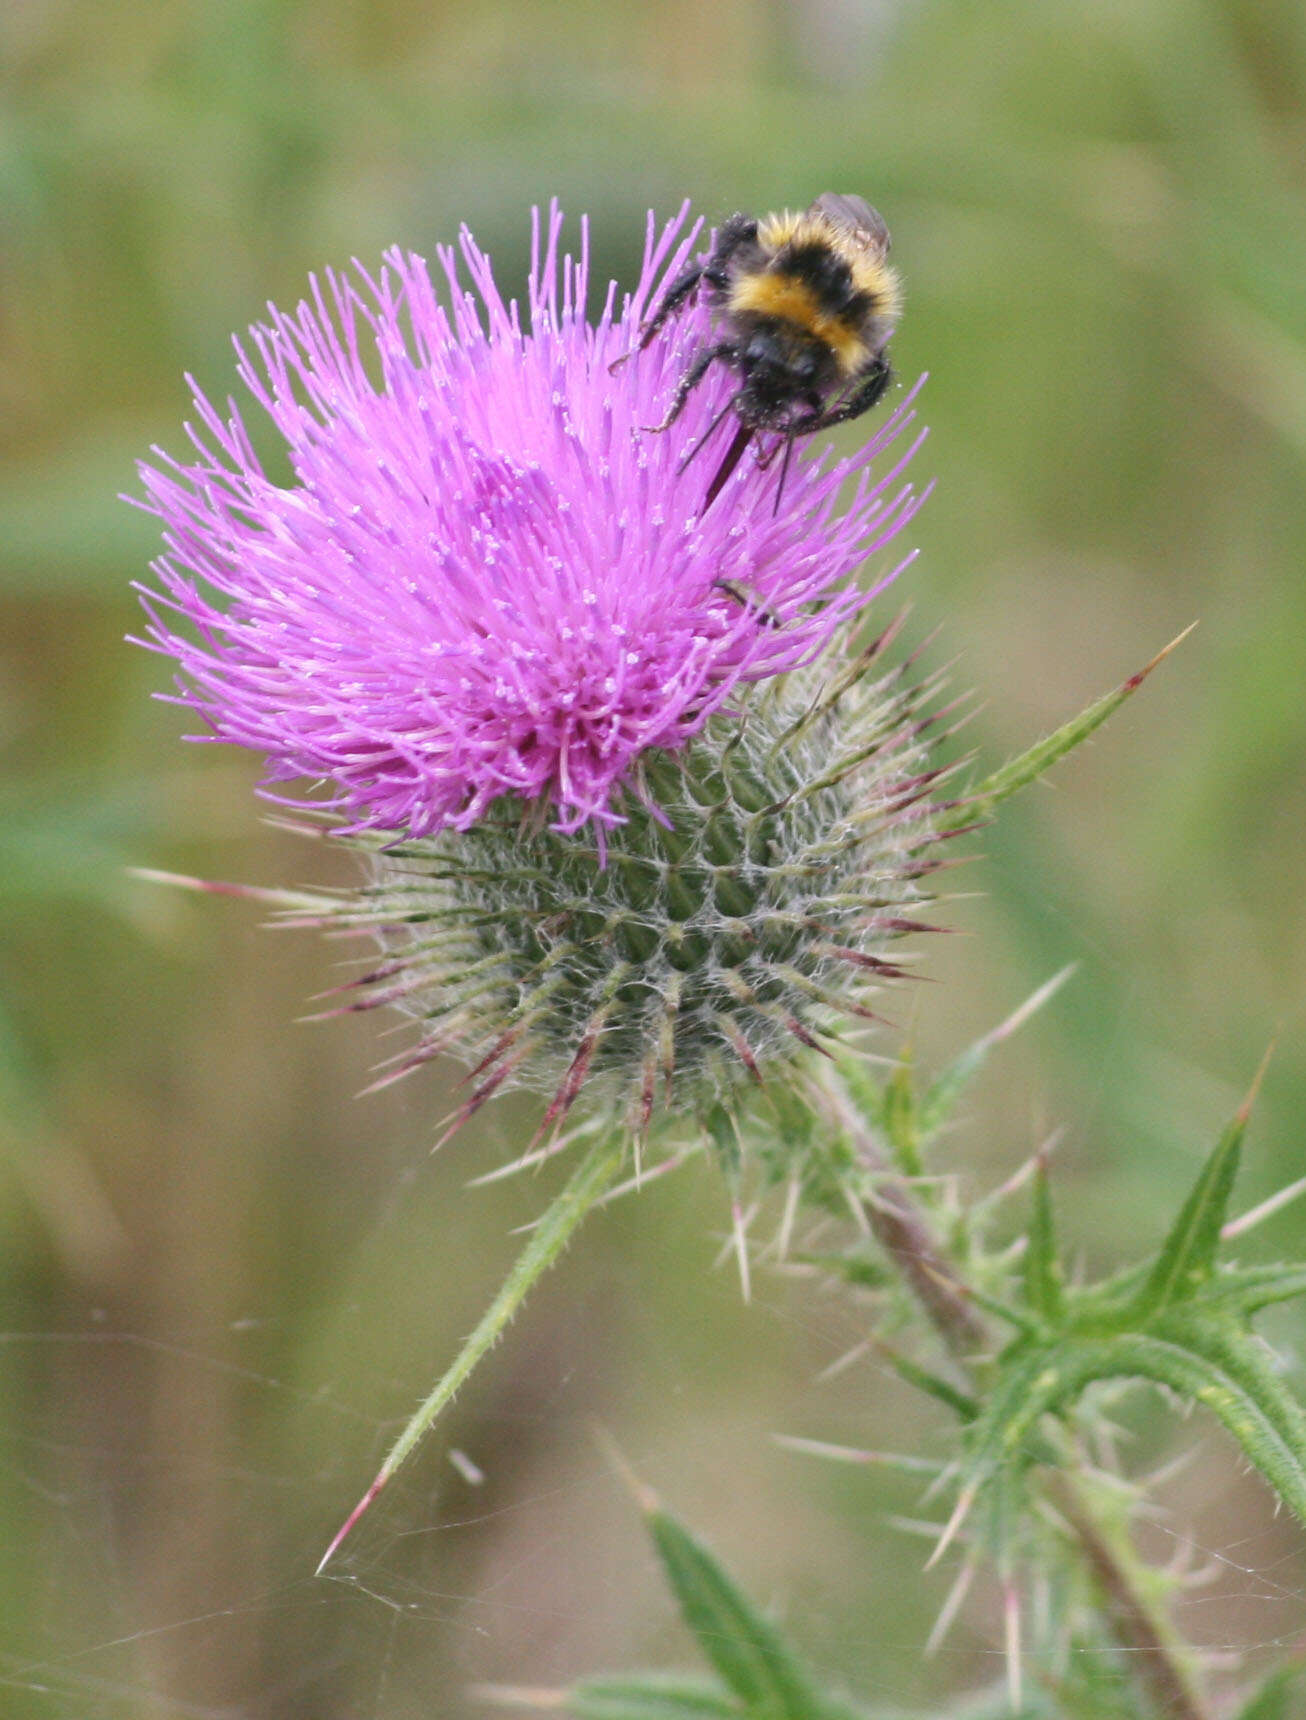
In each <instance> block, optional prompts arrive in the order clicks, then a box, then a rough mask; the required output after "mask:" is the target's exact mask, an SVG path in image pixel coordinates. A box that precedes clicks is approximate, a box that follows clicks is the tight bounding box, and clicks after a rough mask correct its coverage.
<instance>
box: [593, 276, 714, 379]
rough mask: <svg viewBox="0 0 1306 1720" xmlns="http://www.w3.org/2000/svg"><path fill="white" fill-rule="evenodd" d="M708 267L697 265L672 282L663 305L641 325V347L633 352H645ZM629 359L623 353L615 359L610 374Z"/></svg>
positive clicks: (609, 367) (626, 353) (627, 354)
mask: <svg viewBox="0 0 1306 1720" xmlns="http://www.w3.org/2000/svg"><path fill="white" fill-rule="evenodd" d="M708 267H709V265H708V264H705V263H695V264H693V266H692V267H690V268H688V269H686V270H685V272H684V274H683V275H677V276H676V278H675V280H674V281H672V283H671V285H670V286H669V287H668V288H667V291H666V296H665V298H664V299H663V300H662V303H661V304H660V305H659V306H658V308H657V309H656V310H655V311H654V313H653V315H652V316H651V317H649V318H648V319H647V320H646V321H645V322H643V323H641V324H640V330H639V345H638V346H636V347H633V348H632V352H643V350H644V348H645V347H646V346H647V345H648V343H649V342H650V341H651V340H652V339H653V337H654V335H656V334H657V332H658V330H659V329H660V328H661V327H662V325H663V323H664V322H666V320H667V318H668V317H670V316H672V315H674V313H675V312H676V311H678V310H679V309H680V307H681V305H683V304H684V302H685V300H686V299H687V298H688V297H689V295H690V294H691V293H692V292H693V290H694V288H695V287H696V286H697V285H698V283H699V282H700V281H701V280H702V279H703V277H704V275H706V274H707V271H708ZM629 357H631V353H630V352H623V353H622V355H621V357H620V358H614V359H613V361H612V363H611V364H610V365H609V366H608V370H609V372H611V371H614V370H617V369H619V368H620V366H621V365H623V364H624V363H625V362H626V360H627V359H628V358H629Z"/></svg>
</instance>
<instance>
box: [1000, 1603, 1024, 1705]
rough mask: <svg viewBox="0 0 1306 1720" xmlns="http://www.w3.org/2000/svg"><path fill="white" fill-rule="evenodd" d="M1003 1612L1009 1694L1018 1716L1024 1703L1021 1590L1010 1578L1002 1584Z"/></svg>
mask: <svg viewBox="0 0 1306 1720" xmlns="http://www.w3.org/2000/svg"><path fill="white" fill-rule="evenodd" d="M1002 1611H1003V1616H1004V1619H1005V1622H1006V1654H1007V1694H1008V1695H1009V1697H1010V1699H1011V1706H1012V1710H1013V1712H1015V1713H1017V1714H1018V1713H1019V1712H1020V1710H1021V1707H1022V1706H1023V1703H1024V1692H1023V1690H1022V1688H1021V1683H1022V1681H1021V1665H1020V1590H1019V1589H1018V1588H1017V1587H1016V1585H1015V1583H1014V1582H1012V1580H1011V1579H1010V1578H1009V1577H1008V1578H1006V1579H1005V1580H1004V1581H1003V1584H1002Z"/></svg>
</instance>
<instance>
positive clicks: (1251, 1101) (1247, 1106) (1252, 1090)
mask: <svg viewBox="0 0 1306 1720" xmlns="http://www.w3.org/2000/svg"><path fill="white" fill-rule="evenodd" d="M1193 625H1194V626H1196V625H1197V624H1196V622H1194V623H1193ZM1278 1047H1279V1042H1278V1040H1277V1039H1272V1040H1271V1041H1270V1043H1269V1044H1268V1045H1267V1046H1266V1048H1265V1055H1264V1057H1262V1058H1261V1065H1260V1068H1259V1069H1258V1070H1257V1071H1256V1073H1255V1075H1253V1076H1252V1084H1251V1086H1250V1087H1249V1088H1248V1089H1247V1097H1246V1098H1245V1099H1244V1100H1243V1102H1242V1104H1241V1105H1240V1106H1239V1107H1238V1111H1237V1115H1236V1116H1235V1118H1234V1121H1235V1122H1236V1123H1239V1124H1246V1122H1247V1119H1248V1118H1249V1117H1250V1116H1251V1114H1252V1107H1253V1106H1254V1105H1255V1103H1256V1101H1257V1098H1258V1097H1259V1096H1260V1091H1261V1082H1262V1081H1263V1080H1264V1079H1265V1072H1266V1070H1267V1069H1268V1068H1269V1067H1270V1059H1271V1058H1272V1057H1273V1056H1274V1053H1275V1052H1276V1051H1277V1050H1278Z"/></svg>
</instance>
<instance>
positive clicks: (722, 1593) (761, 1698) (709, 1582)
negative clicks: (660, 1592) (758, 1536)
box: [647, 1504, 832, 1720]
mask: <svg viewBox="0 0 1306 1720" xmlns="http://www.w3.org/2000/svg"><path fill="white" fill-rule="evenodd" d="M647 1517H648V1526H649V1532H650V1534H651V1535H652V1537H653V1544H654V1546H655V1547H656V1548H657V1551H658V1556H659V1558H660V1559H661V1560H662V1566H663V1569H664V1570H665V1572H666V1575H667V1580H668V1582H669V1583H670V1585H671V1589H672V1592H673V1593H674V1595H675V1597H676V1600H677V1602H678V1603H679V1606H680V1610H681V1613H682V1614H683V1616H684V1620H685V1623H686V1624H687V1625H688V1626H689V1628H690V1630H691V1631H692V1632H693V1633H694V1636H695V1638H696V1639H697V1642H698V1645H699V1648H700V1649H701V1650H702V1652H703V1654H704V1656H705V1657H706V1658H707V1659H708V1660H709V1661H710V1662H711V1664H712V1665H713V1667H714V1668H715V1669H716V1671H717V1673H718V1674H719V1675H720V1677H721V1678H722V1679H723V1680H724V1681H725V1683H726V1685H727V1686H728V1687H729V1689H730V1690H731V1691H732V1692H733V1694H734V1695H735V1696H736V1697H737V1698H738V1700H739V1701H740V1702H741V1703H742V1704H743V1707H744V1710H745V1712H746V1713H747V1714H748V1715H750V1716H757V1717H758V1720H831V1712H832V1711H831V1709H830V1708H829V1706H828V1705H827V1704H825V1703H824V1702H823V1700H822V1698H821V1696H820V1694H819V1692H818V1690H817V1688H816V1686H815V1684H814V1682H813V1680H812V1677H811V1674H810V1673H809V1672H808V1670H807V1668H806V1667H805V1666H804V1665H803V1664H802V1663H801V1661H799V1660H798V1658H797V1657H796V1656H795V1655H794V1654H793V1653H792V1652H791V1651H790V1649H789V1648H788V1646H787V1645H786V1644H785V1642H784V1640H783V1638H782V1637H781V1636H780V1633H779V1632H778V1631H777V1630H776V1628H775V1626H774V1625H773V1624H772V1623H771V1622H770V1620H769V1619H767V1618H765V1617H764V1616H763V1614H762V1613H760V1612H759V1611H758V1610H757V1608H756V1607H755V1606H754V1605H753V1603H752V1602H751V1601H750V1600H749V1599H748V1597H747V1596H746V1595H745V1594H744V1593H743V1591H742V1590H741V1589H739V1588H738V1587H737V1586H736V1585H735V1583H734V1582H732V1581H731V1579H730V1577H729V1575H728V1574H727V1573H726V1571H725V1569H724V1567H723V1566H722V1565H721V1564H720V1562H719V1561H718V1560H717V1559H716V1558H715V1557H714V1556H713V1554H711V1553H710V1552H709V1551H708V1549H707V1548H706V1547H705V1546H704V1545H703V1543H702V1542H701V1541H700V1540H698V1538H697V1537H696V1536H695V1535H692V1534H691V1533H690V1531H689V1530H688V1529H687V1528H686V1527H685V1526H684V1525H683V1524H682V1523H680V1522H679V1521H678V1520H677V1519H676V1518H675V1517H673V1516H672V1515H671V1514H670V1512H668V1511H665V1510H664V1509H663V1508H662V1507H661V1506H660V1505H657V1504H654V1505H653V1506H652V1508H651V1509H649V1511H648V1513H647Z"/></svg>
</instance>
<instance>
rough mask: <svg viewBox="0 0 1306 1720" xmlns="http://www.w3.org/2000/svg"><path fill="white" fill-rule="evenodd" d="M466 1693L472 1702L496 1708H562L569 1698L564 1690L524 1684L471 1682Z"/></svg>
mask: <svg viewBox="0 0 1306 1720" xmlns="http://www.w3.org/2000/svg"><path fill="white" fill-rule="evenodd" d="M467 1694H468V1695H469V1696H470V1697H471V1698H472V1700H473V1701H474V1702H489V1703H491V1704H493V1705H494V1706H495V1707H496V1708H534V1709H537V1710H538V1709H541V1708H551V1709H555V1710H561V1709H564V1708H565V1707H566V1706H567V1702H568V1700H569V1698H568V1693H567V1692H566V1691H565V1690H548V1689H545V1688H544V1686H542V1685H540V1686H537V1687H531V1686H529V1685H525V1684H473V1685H471V1686H470V1687H469V1689H468V1692H467Z"/></svg>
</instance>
